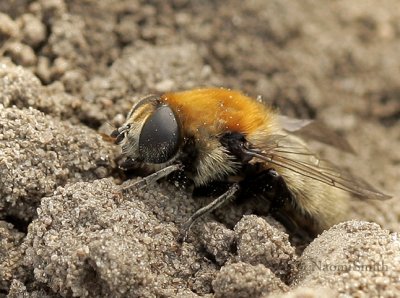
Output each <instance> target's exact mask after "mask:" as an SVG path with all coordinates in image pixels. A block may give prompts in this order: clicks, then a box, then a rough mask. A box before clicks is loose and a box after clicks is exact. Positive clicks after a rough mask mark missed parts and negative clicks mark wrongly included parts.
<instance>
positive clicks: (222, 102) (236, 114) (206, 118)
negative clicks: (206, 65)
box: [161, 88, 274, 135]
mask: <svg viewBox="0 0 400 298" xmlns="http://www.w3.org/2000/svg"><path fill="white" fill-rule="evenodd" d="M161 100H163V101H164V102H166V103H167V104H168V105H169V106H170V107H171V108H172V109H173V110H174V112H176V113H177V114H178V116H179V118H180V119H181V121H182V123H181V124H182V126H183V130H184V131H187V132H190V133H193V134H196V133H197V132H198V131H199V130H201V129H203V130H207V131H208V132H210V133H221V132H224V131H235V132H241V133H244V134H245V135H249V134H251V133H253V132H255V131H256V130H257V129H260V128H261V129H262V128H264V127H269V126H270V124H271V121H272V122H273V121H274V112H273V111H272V110H271V109H270V108H268V107H266V106H264V105H263V104H262V103H260V102H257V101H256V100H254V99H252V98H250V97H247V96H245V95H243V94H242V93H241V92H239V91H232V90H228V89H221V88H206V89H194V90H190V91H183V92H174V93H165V94H163V95H162V96H161Z"/></svg>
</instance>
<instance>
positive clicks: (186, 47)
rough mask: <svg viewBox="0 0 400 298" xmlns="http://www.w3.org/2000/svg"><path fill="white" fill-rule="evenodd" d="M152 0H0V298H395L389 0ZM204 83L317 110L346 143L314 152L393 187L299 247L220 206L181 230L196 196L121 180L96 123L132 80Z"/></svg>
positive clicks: (395, 160) (155, 85)
mask: <svg viewBox="0 0 400 298" xmlns="http://www.w3.org/2000/svg"><path fill="white" fill-rule="evenodd" d="M152 2H153V4H149V2H148V1H143V3H142V2H140V1H136V0H125V1H124V0H121V1H113V0H104V1H90V0H85V1H77V0H69V1H66V0H51V1H47V0H41V1H40V0H39V1H27V0H13V1H12V0H4V1H1V2H0V177H1V179H0V297H6V296H7V297H71V296H75V297H172V296H177V297H196V296H208V297H213V296H215V297H321V296H324V297H338V296H341V297H344V296H343V295H353V296H357V297H368V296H371V297H377V296H381V297H398V296H400V240H399V238H398V234H397V233H396V232H400V223H399V222H400V204H399V198H400V182H399V178H400V150H399V148H400V121H399V120H400V75H399V70H400V59H399V54H398V53H400V4H399V2H398V1H396V0H386V1H380V2H379V3H378V2H376V1H344V0H343V1H322V2H321V1H311V0H306V1H301V2H298V1H294V0H293V1H292V0H283V1H282V0H271V1H264V0H252V1H239V0H229V1H220V2H217V1H193V2H189V1H186V0H170V1H152ZM200 86H224V87H230V88H236V89H240V90H243V91H244V92H246V93H247V94H249V95H250V96H253V97H257V96H261V97H262V99H263V100H264V101H265V102H266V103H269V104H272V105H274V106H276V107H277V108H278V109H279V110H280V111H281V112H282V113H283V114H286V115H291V116H296V117H300V118H301V117H303V118H310V117H311V118H317V119H321V120H323V121H324V122H325V123H327V124H328V125H329V126H330V127H332V128H334V129H335V130H337V131H338V132H339V133H340V134H342V135H344V136H346V138H347V139H348V140H349V141H350V143H351V144H352V145H353V147H354V148H355V151H356V152H357V154H356V155H349V154H346V153H342V152H338V151H335V150H332V149H330V148H326V147H319V150H320V153H321V155H322V156H324V157H327V158H329V159H331V160H333V161H335V162H336V163H340V164H342V165H343V166H344V167H346V168H348V169H350V170H351V171H353V172H354V173H356V174H357V175H359V176H361V177H363V178H365V179H366V180H368V181H370V182H371V183H372V184H373V185H375V186H376V187H378V188H379V189H382V190H385V192H386V193H388V194H391V195H393V199H392V200H390V201H385V202H360V201H357V200H354V201H352V202H351V204H352V206H353V211H352V212H351V213H350V214H348V218H349V220H350V219H355V220H352V221H348V222H345V223H342V224H339V225H337V226H334V227H332V228H331V229H330V230H328V231H325V232H324V233H323V234H322V235H320V236H319V237H318V238H316V239H315V240H314V241H312V242H311V243H310V244H308V245H306V246H305V247H304V246H302V247H300V246H299V244H298V243H297V244H296V242H293V241H292V242H291V240H290V239H291V238H290V237H289V236H290V235H288V234H287V233H286V232H285V230H284V229H283V228H282V226H281V225H280V224H279V223H278V222H276V221H275V220H274V219H272V218H270V217H258V216H255V215H251V214H249V213H250V212H248V209H246V208H245V207H241V206H237V205H235V204H231V205H230V206H227V207H226V208H224V210H223V212H221V211H220V212H216V213H215V214H213V215H209V216H206V217H205V218H204V219H203V220H202V221H200V222H199V223H198V224H196V225H195V227H194V228H193V230H192V232H191V234H190V237H189V242H188V243H184V244H183V245H180V244H179V243H177V241H176V238H177V236H178V233H179V227H180V225H181V224H182V223H183V222H184V221H185V220H186V219H187V218H188V217H189V216H190V215H191V214H192V213H193V212H194V211H195V210H196V209H197V208H199V207H200V206H203V205H204V204H205V203H206V202H207V199H201V198H200V199H199V198H197V199H193V198H192V197H191V192H190V190H188V189H184V188H182V187H179V186H176V185H174V183H169V182H162V183H159V184H157V185H155V186H154V187H151V188H148V189H145V190H141V191H131V192H128V193H125V194H123V195H120V194H119V188H118V184H120V183H122V182H123V181H124V180H126V176H125V175H124V173H123V172H122V171H121V170H119V169H118V167H117V160H118V156H119V149H118V148H117V147H116V146H114V145H113V144H110V143H108V142H106V141H105V140H103V139H102V137H101V135H100V134H99V132H102V131H106V130H107V129H109V128H110V125H116V126H117V125H120V124H121V123H122V122H123V121H124V116H125V115H126V113H127V111H128V110H129V108H130V106H131V105H132V103H133V102H134V101H135V100H137V99H138V98H140V97H141V96H142V95H145V94H148V93H150V92H164V91H169V90H183V89H188V88H193V87H200ZM107 123H108V124H107ZM132 179H136V178H134V177H133V178H132ZM208 200H209V199H208ZM243 214H247V215H245V216H243ZM367 221H368V222H367Z"/></svg>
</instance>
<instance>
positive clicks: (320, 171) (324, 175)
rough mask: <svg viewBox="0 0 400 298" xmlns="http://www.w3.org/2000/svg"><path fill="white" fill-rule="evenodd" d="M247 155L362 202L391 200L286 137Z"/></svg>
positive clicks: (277, 136)
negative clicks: (342, 192) (341, 191)
mask: <svg viewBox="0 0 400 298" xmlns="http://www.w3.org/2000/svg"><path fill="white" fill-rule="evenodd" d="M244 150H245V151H244V153H246V154H249V155H250V156H252V157H254V158H258V159H260V160H263V161H266V162H268V163H271V164H274V165H277V166H280V167H283V168H286V169H288V170H291V171H293V172H295V173H298V174H300V175H303V176H305V177H309V178H311V179H314V180H317V181H320V182H321V183H325V184H327V185H330V186H333V187H336V188H339V189H342V190H345V191H348V192H350V193H352V194H354V195H356V196H358V197H359V198H361V199H374V200H386V199H389V198H391V197H390V196H388V195H385V194H383V193H381V192H379V191H377V190H376V189H375V188H374V187H372V186H371V185H370V184H368V183H367V182H365V181H364V180H362V179H361V178H358V177H355V176H353V175H351V174H350V173H347V172H346V171H345V170H341V169H339V168H338V167H336V166H334V165H332V164H331V163H329V162H327V161H324V160H322V159H320V158H318V157H317V156H316V155H315V154H313V153H311V152H310V151H309V150H308V148H306V147H305V146H304V145H302V144H301V143H297V142H292V141H289V142H288V136H287V135H274V136H272V137H271V138H270V139H269V140H268V142H267V143H266V144H264V145H263V148H250V149H244Z"/></svg>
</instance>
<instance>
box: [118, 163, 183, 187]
mask: <svg viewBox="0 0 400 298" xmlns="http://www.w3.org/2000/svg"><path fill="white" fill-rule="evenodd" d="M181 168H182V165H180V164H174V165H170V166H167V167H165V168H163V169H161V170H159V171H157V172H155V173H153V174H151V175H149V176H146V177H144V178H143V179H141V180H138V181H135V182H133V183H130V184H128V185H126V186H123V187H121V191H126V190H129V189H132V188H135V189H138V190H139V189H142V188H145V187H146V186H148V185H151V184H154V183H155V182H156V181H157V180H160V179H161V178H164V177H166V176H168V175H169V174H171V173H172V172H175V171H177V170H179V169H181Z"/></svg>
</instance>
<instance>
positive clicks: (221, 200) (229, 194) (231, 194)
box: [179, 183, 239, 242]
mask: <svg viewBox="0 0 400 298" xmlns="http://www.w3.org/2000/svg"><path fill="white" fill-rule="evenodd" d="M238 190H239V184H237V183H235V184H233V185H232V186H231V187H230V188H229V189H228V190H227V191H226V192H225V193H224V194H222V195H221V196H219V197H218V198H216V199H215V200H214V201H212V202H211V203H210V204H208V205H206V206H204V207H203V208H200V209H199V210H197V211H196V212H195V213H194V214H193V215H192V216H191V217H190V218H189V219H188V220H187V221H186V222H185V223H184V224H183V227H182V231H181V234H180V236H179V242H184V241H186V238H187V235H188V232H189V230H190V227H191V226H192V225H193V224H194V222H195V221H196V220H197V219H199V218H200V217H202V216H203V215H205V214H207V213H209V212H212V211H213V210H215V209H217V208H219V207H220V206H222V205H223V204H225V203H226V202H228V201H230V200H231V199H233V198H235V194H236V193H237V191H238Z"/></svg>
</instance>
